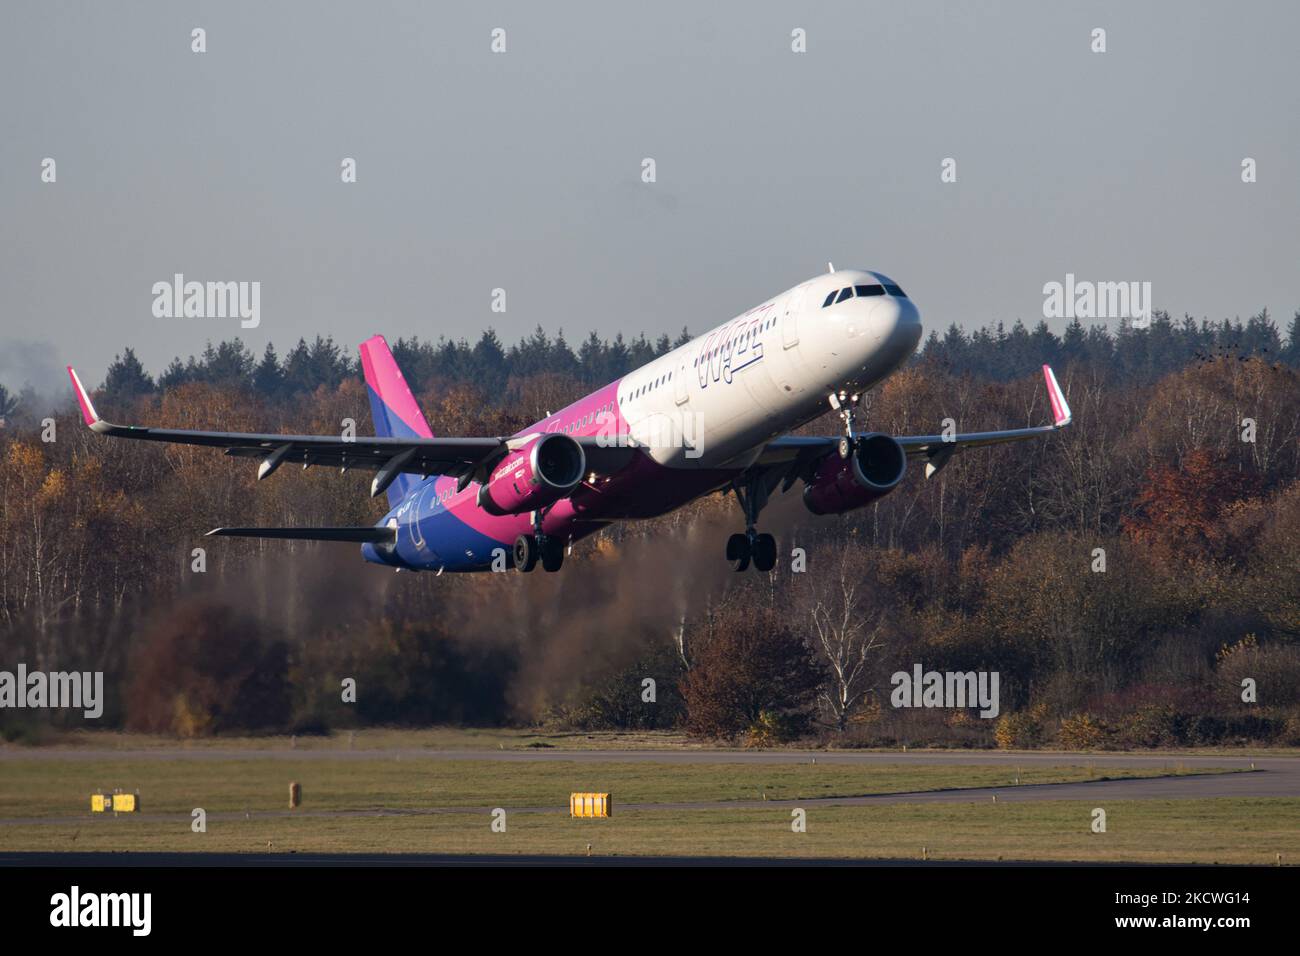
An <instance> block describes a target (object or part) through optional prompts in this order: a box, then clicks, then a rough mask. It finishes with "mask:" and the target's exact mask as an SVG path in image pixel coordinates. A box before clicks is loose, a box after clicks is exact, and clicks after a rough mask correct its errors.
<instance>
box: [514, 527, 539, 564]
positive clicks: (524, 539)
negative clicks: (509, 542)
mask: <svg viewBox="0 0 1300 956" xmlns="http://www.w3.org/2000/svg"><path fill="white" fill-rule="evenodd" d="M539 550H540V549H539V548H538V547H537V539H536V538H534V537H533V536H532V535H531V534H521V535H520V536H519V537H517V538H515V567H516V568H518V569H519V570H520V571H531V570H532V569H533V568H535V567H537V558H538V552H539Z"/></svg>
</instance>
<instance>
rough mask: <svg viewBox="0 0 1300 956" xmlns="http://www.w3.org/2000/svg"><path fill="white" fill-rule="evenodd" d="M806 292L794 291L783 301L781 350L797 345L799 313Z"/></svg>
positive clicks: (801, 289)
mask: <svg viewBox="0 0 1300 956" xmlns="http://www.w3.org/2000/svg"><path fill="white" fill-rule="evenodd" d="M807 294H808V290H807V289H806V288H804V287H803V286H800V287H799V288H797V289H795V290H794V291H793V292H791V293H790V295H789V296H788V297H787V298H786V300H785V314H784V315H782V316H781V348H783V349H792V348H794V347H795V346H796V345H798V344H799V312H800V310H802V309H803V302H804V299H805V298H806V296H807Z"/></svg>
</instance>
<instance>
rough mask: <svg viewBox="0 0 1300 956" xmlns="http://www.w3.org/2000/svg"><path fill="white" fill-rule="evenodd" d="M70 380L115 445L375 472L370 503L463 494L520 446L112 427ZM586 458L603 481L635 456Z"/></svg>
mask: <svg viewBox="0 0 1300 956" xmlns="http://www.w3.org/2000/svg"><path fill="white" fill-rule="evenodd" d="M68 377H69V378H71V379H72V387H73V388H74V389H75V390H76V393H77V403H78V404H79V405H80V406H81V417H82V418H83V419H85V422H86V424H87V425H88V426H90V429H91V431H94V432H97V433H98V434H100V435H111V436H113V437H115V438H137V439H142V440H144V441H159V442H172V443H175V444H181V445H206V446H208V447H210V448H223V449H225V452H226V454H227V455H232V456H234V457H237V458H258V459H261V463H260V464H259V465H258V469H257V478H258V480H259V481H260V480H261V479H263V478H267V477H269V476H270V475H271V473H272V472H274V471H275V470H276V469H277V468H279V467H280V465H282V464H284V463H285V462H296V463H299V464H301V465H303V466H304V467H306V466H307V465H324V466H328V467H334V468H361V469H366V470H369V471H377V472H378V474H377V475H376V476H375V480H374V481H373V482H371V485H370V495H371V497H374V496H376V495H378V494H381V493H382V492H383V491H384V490H385V489H386V488H387V487H388V486H389V485H390V484H392V481H393V479H394V478H396V477H397V476H398V475H399V474H403V473H405V474H414V475H426V476H427V475H452V476H455V477H457V478H459V479H460V480H461V483H462V484H461V487H464V485H466V484H468V483H469V482H470V481H471V480H475V481H482V480H483V479H484V478H485V476H486V475H487V473H488V472H490V471H491V469H492V468H493V467H494V466H495V465H496V463H498V462H499V461H500V460H501V459H502V458H503V457H505V455H506V454H507V453H508V452H509V451H511V450H512V448H514V447H515V446H516V445H517V444H518V443H519V442H520V441H523V440H526V439H527V438H529V437H532V436H521V437H520V438H504V437H483V438H375V437H368V436H363V435H358V436H356V437H355V438H351V439H346V440H345V439H344V438H343V437H342V436H341V435H272V434H257V433H253V432H210V431H191V430H188V429H179V428H145V427H142V426H139V425H115V424H113V423H112V422H106V421H104V420H103V419H102V418H100V417H99V414H98V413H97V412H96V411H95V406H94V405H93V404H91V401H90V394H89V393H88V392H87V391H86V389H85V386H83V385H82V384H81V379H80V378H78V377H77V373H76V371H75V370H74V369H73V368H72V366H68ZM578 441H579V443H580V444H581V445H582V447H583V451H584V453H585V454H586V456H587V467H588V469H590V470H592V471H595V472H597V473H600V474H608V473H610V472H613V471H617V470H618V469H619V468H622V467H623V466H624V465H625V464H627V462H628V460H629V459H630V457H631V451H630V449H628V448H623V447H610V448H605V447H602V443H599V442H597V441H596V440H595V439H589V440H586V439H578Z"/></svg>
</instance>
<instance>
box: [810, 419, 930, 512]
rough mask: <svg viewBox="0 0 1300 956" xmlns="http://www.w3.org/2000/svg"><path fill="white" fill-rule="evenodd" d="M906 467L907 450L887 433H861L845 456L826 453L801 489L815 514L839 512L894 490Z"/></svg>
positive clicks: (851, 508) (857, 506)
mask: <svg viewBox="0 0 1300 956" xmlns="http://www.w3.org/2000/svg"><path fill="white" fill-rule="evenodd" d="M906 471H907V453H906V452H905V451H903V446H902V445H900V444H899V443H898V442H896V441H894V439H892V438H890V437H889V436H888V435H881V434H873V435H863V436H862V437H861V438H859V439H858V440H857V442H856V443H855V444H854V446H853V451H852V452H851V453H850V454H849V457H848V458H841V457H840V456H839V455H827V456H826V457H825V458H823V459H822V461H821V463H820V464H819V465H818V466H817V470H816V471H815V472H814V473H813V476H812V478H810V479H809V480H808V481H807V483H806V485H805V487H804V490H803V503H804V506H805V507H806V508H807V509H808V510H809V511H811V512H812V513H813V514H815V515H839V514H844V512H846V511H852V510H853V509H854V508H861V507H862V506H863V505H868V504H870V503H871V502H873V501H875V500H876V499H877V498H883V497H884V496H885V495H887V494H889V493H890V492H891V491H893V490H894V489H895V488H896V487H897V486H898V483H899V482H900V481H902V480H903V474H904V473H905V472H906Z"/></svg>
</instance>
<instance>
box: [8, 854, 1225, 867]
mask: <svg viewBox="0 0 1300 956" xmlns="http://www.w3.org/2000/svg"><path fill="white" fill-rule="evenodd" d="M1162 865H1164V864H1158V863H1148V864H1135V863H1096V862H1087V863H1080V862H1078V861H1073V862H1068V863H1067V862H1057V861H1053V860H996V861H990V860H944V861H935V860H915V859H912V860H908V859H895V860H889V859H870V858H863V859H857V860H855V859H841V858H837V857H771V856H748V857H746V856H712V857H699V856H544V855H541V854H523V853H520V854H511V853H493V854H476V853H154V852H147V853H0V867H60V868H77V869H80V868H83V867H91V868H93V867H114V868H116V867H133V868H134V867H203V868H206V867H214V866H217V867H219V866H235V867H250V866H251V867H277V868H278V867H319V866H328V867H339V866H341V867H352V866H359V867H385V868H387V867H409V866H456V867H499V866H516V867H536V866H544V867H552V866H564V867H570V866H600V867H608V866H620V867H629V866H630V867H646V866H652V867H653V866H726V867H750V866H781V867H786V866H796V867H815V868H819V869H820V868H824V867H828V866H829V867H846V866H853V867H858V866H888V867H899V866H904V867H926V868H929V869H934V868H939V869H948V868H953V867H957V868H968V867H989V866H997V867H1024V866H1031V867H1039V868H1047V869H1053V868H1056V869H1059V868H1065V869H1071V870H1073V869H1077V868H1079V867H1088V868H1105V867H1111V866H1122V867H1125V868H1131V867H1134V866H1142V867H1147V866H1150V867H1160V866H1162ZM1169 865H1175V864H1169ZM1177 865H1180V866H1185V865H1186V864H1177ZM1217 869H1223V867H1222V866H1219V867H1217Z"/></svg>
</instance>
